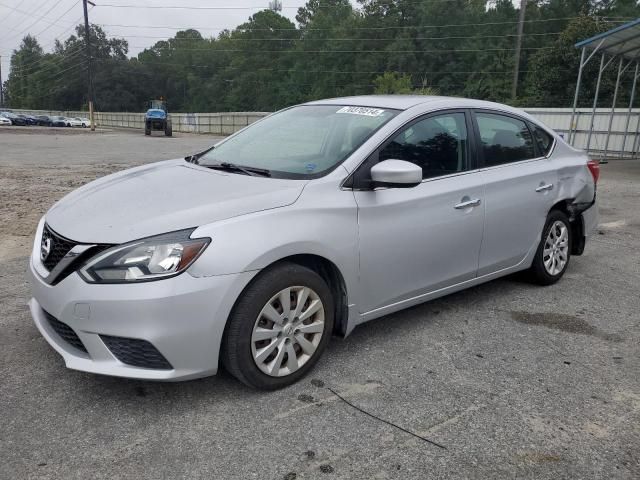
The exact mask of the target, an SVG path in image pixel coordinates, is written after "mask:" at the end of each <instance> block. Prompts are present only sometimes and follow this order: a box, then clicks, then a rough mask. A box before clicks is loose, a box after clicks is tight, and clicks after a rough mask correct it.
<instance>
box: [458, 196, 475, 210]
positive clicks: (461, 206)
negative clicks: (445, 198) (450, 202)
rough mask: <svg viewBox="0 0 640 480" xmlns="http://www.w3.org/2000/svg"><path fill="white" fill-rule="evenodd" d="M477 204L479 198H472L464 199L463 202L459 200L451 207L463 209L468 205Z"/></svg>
mask: <svg viewBox="0 0 640 480" xmlns="http://www.w3.org/2000/svg"><path fill="white" fill-rule="evenodd" d="M467 198H469V197H467ZM478 205H480V199H479V198H474V199H473V200H466V201H464V202H460V203H458V204H457V205H455V206H454V207H453V208H455V209H456V210H463V209H465V208H469V207H477V206H478Z"/></svg>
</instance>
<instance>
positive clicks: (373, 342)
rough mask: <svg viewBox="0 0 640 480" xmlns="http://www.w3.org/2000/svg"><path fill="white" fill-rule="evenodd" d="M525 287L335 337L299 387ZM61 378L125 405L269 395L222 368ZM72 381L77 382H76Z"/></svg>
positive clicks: (464, 296)
mask: <svg viewBox="0 0 640 480" xmlns="http://www.w3.org/2000/svg"><path fill="white" fill-rule="evenodd" d="M523 287H524V288H527V287H528V288H539V287H535V286H532V285H530V284H527V283H525V282H524V281H523V280H522V278H521V277H520V276H519V275H512V276H509V277H505V278H502V279H497V280H494V281H491V282H489V283H486V284H483V285H479V286H476V287H472V288H469V289H467V290H464V291H461V292H457V293H454V294H451V295H447V296H445V297H442V298H439V299H435V300H432V301H429V302H426V303H423V304H420V305H417V306H414V307H411V308H408V309H405V310H402V311H400V312H396V313H393V314H390V315H386V316H384V317H381V318H378V319H375V320H372V321H370V322H367V323H365V324H362V325H360V326H358V327H356V328H355V330H354V331H353V332H351V334H350V335H349V336H348V337H347V338H341V337H338V336H335V335H334V336H333V337H332V339H331V342H330V343H329V347H328V349H327V351H325V353H324V355H323V357H322V358H321V359H320V360H319V363H318V365H316V366H315V368H314V369H313V370H312V371H311V372H310V373H309V375H308V376H307V377H306V379H302V380H301V381H300V382H299V383H298V384H297V385H299V384H300V383H301V382H305V380H307V381H308V380H310V379H312V378H314V377H315V376H317V375H319V374H320V373H321V372H322V370H323V369H324V368H330V367H327V365H326V361H327V360H328V357H331V363H332V364H334V365H336V364H337V365H346V364H348V362H349V361H350V357H352V354H353V352H354V351H359V350H361V349H364V348H371V349H374V350H375V349H376V348H377V346H378V345H379V344H381V343H384V342H388V341H393V340H395V339H399V338H400V339H401V338H404V337H409V338H412V337H413V333H415V330H416V329H424V328H429V326H430V324H431V323H433V322H434V321H435V320H437V319H438V320H439V319H442V318H445V317H446V316H447V313H452V312H457V311H461V310H465V311H472V310H473V309H474V306H477V305H478V304H480V303H483V302H484V301H486V299H487V298H492V297H495V296H497V295H498V296H499V295H501V294H508V293H511V292H513V291H515V290H517V289H522V288H523ZM445 321H446V320H445ZM323 364H325V365H323ZM346 370H348V369H346ZM62 374H65V375H66V374H71V375H73V377H74V379H77V380H78V382H77V383H79V384H80V386H81V388H82V390H83V391H82V395H88V396H89V397H94V400H95V401H96V402H102V401H104V400H105V398H109V400H110V401H113V402H117V403H125V404H126V403H129V400H131V399H132V398H138V399H139V398H145V397H154V398H162V399H163V401H165V402H169V403H171V404H174V403H175V402H181V401H187V402H192V401H193V400H194V399H196V398H204V399H207V400H208V401H213V400H218V401H219V400H221V399H234V398H243V399H249V400H250V399H251V398H254V397H262V396H264V395H268V393H265V392H262V391H257V390H253V389H251V388H249V387H247V386H245V385H244V384H242V383H241V382H239V381H237V380H236V379H235V378H234V377H233V376H231V375H230V374H229V373H228V372H226V371H225V370H224V368H221V369H220V370H219V371H218V373H217V374H216V375H215V376H210V377H205V378H199V379H194V380H188V381H182V382H155V381H148V380H133V379H126V378H117V377H108V376H102V375H94V374H89V373H84V372H76V371H70V370H65V371H64V372H62ZM344 381H345V382H346V383H349V382H350V381H354V380H349V379H345V380H344ZM73 383H76V381H75V380H74V381H73ZM299 389H300V387H299V386H298V387H297V386H296V384H294V385H292V386H291V387H288V388H285V389H283V390H281V392H284V393H285V394H286V392H287V391H289V390H291V391H292V393H295V394H297V393H298V390H299Z"/></svg>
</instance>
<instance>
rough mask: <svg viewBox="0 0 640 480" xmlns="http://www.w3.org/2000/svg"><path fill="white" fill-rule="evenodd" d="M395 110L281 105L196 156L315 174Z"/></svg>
mask: <svg viewBox="0 0 640 480" xmlns="http://www.w3.org/2000/svg"><path fill="white" fill-rule="evenodd" d="M397 113H398V111H397V110H392V109H381V108H371V107H354V106H344V105H301V106H298V107H293V108H289V109H287V110H283V111H281V112H278V113H276V114H274V115H271V116H269V117H267V118H265V119H264V120H261V121H260V122H257V123H255V124H254V125H251V126H250V127H249V128H247V129H246V130H243V131H242V132H240V133H238V134H237V135H235V136H233V137H231V138H229V139H228V140H226V141H224V142H223V143H221V144H220V145H218V146H216V147H215V148H214V149H213V150H210V151H209V152H207V153H206V154H204V155H203V156H202V157H201V158H200V159H199V162H198V163H199V164H200V165H204V166H211V165H220V164H222V163H225V164H227V163H231V164H235V165H239V166H243V167H251V168H259V169H266V170H269V171H270V173H271V176H274V177H278V178H315V177H319V176H322V175H323V174H325V173H327V172H328V171H329V170H331V169H332V168H334V167H335V166H336V165H338V164H340V163H341V162H342V161H344V160H345V159H346V158H347V157H348V156H349V155H350V154H351V153H353V152H354V151H355V150H356V148H358V147H359V146H360V145H362V143H364V141H365V140H366V139H367V138H369V137H370V136H371V135H372V134H373V133H374V132H375V131H376V130H378V129H379V128H380V127H381V126H382V125H384V124H385V123H387V122H388V121H389V120H390V119H391V118H393V117H394V116H395V115H396V114H397Z"/></svg>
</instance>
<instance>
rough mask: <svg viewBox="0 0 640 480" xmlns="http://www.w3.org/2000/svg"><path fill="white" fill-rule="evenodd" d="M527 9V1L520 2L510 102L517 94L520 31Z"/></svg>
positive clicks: (521, 0)
mask: <svg viewBox="0 0 640 480" xmlns="http://www.w3.org/2000/svg"><path fill="white" fill-rule="evenodd" d="M526 8H527V0H520V16H519V18H518V36H517V38H516V54H515V57H514V62H515V65H514V68H513V83H512V84H511V100H515V99H516V95H517V94H518V76H519V75H520V50H521V48H522V31H523V30H524V12H525V10H526Z"/></svg>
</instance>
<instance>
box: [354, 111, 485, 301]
mask: <svg viewBox="0 0 640 480" xmlns="http://www.w3.org/2000/svg"><path fill="white" fill-rule="evenodd" d="M470 133H471V117H470V114H469V113H468V112H465V111H447V112H437V113H434V114H430V115H428V116H425V117H422V118H420V119H418V120H415V121H413V122H411V123H409V124H408V125H406V126H405V127H403V128H401V129H400V130H399V131H398V132H397V133H396V134H394V135H393V136H392V138H390V139H389V140H388V141H387V142H386V143H385V144H383V145H382V146H381V147H380V148H379V149H378V150H377V151H376V152H374V154H373V155H372V156H371V157H370V158H369V159H368V160H367V161H365V163H364V164H363V165H361V167H360V168H359V169H358V171H357V172H356V176H358V175H359V176H360V179H361V180H363V181H364V182H365V184H366V181H367V178H368V179H370V174H369V172H370V169H371V167H372V166H373V165H375V164H376V163H377V162H379V161H383V160H389V159H396V160H406V161H409V162H413V163H415V164H417V165H418V166H420V167H421V168H422V171H423V182H422V183H421V184H419V185H418V186H416V187H412V188H379V189H375V190H372V189H366V188H363V189H358V188H354V196H355V199H356V202H357V204H358V229H359V250H360V289H361V292H360V293H361V297H360V298H361V299H362V300H361V301H360V302H359V303H360V311H361V312H362V313H366V312H371V311H374V310H377V309H379V308H383V307H385V306H389V305H393V304H399V303H401V302H403V301H404V300H408V299H411V298H414V297H417V296H419V295H421V294H425V293H428V292H431V291H434V290H438V289H440V288H444V287H447V286H450V285H453V284H456V283H460V282H463V281H465V280H469V279H472V278H474V277H475V275H476V271H477V268H478V254H479V248H480V242H481V239H482V226H483V222H484V201H483V190H484V186H483V183H482V175H481V173H480V172H478V171H477V170H476V168H475V160H474V154H473V148H472V144H471V142H470V138H471V137H470Z"/></svg>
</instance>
